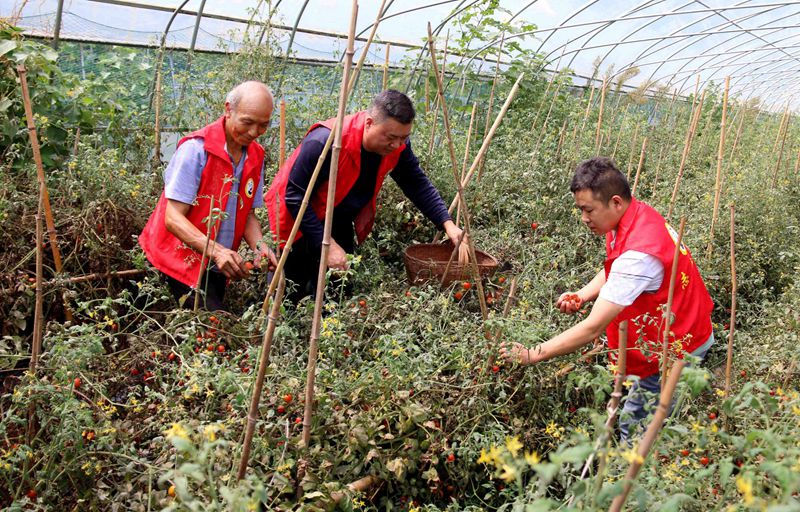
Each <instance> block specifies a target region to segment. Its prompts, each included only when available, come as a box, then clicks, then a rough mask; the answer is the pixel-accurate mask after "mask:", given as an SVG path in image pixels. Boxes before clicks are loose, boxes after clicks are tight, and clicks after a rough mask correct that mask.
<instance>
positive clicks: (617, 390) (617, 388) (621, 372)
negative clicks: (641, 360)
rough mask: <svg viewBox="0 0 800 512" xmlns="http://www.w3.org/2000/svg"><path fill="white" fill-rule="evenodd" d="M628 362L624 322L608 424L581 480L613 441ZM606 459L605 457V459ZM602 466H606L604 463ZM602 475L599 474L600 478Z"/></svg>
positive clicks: (620, 332)
mask: <svg viewBox="0 0 800 512" xmlns="http://www.w3.org/2000/svg"><path fill="white" fill-rule="evenodd" d="M627 361H628V321H627V320H623V321H622V322H620V324H619V348H618V350H617V371H616V375H614V391H613V392H612V393H611V399H610V400H609V401H608V405H607V406H606V411H607V412H608V417H607V418H606V423H605V425H604V426H603V432H602V433H601V434H600V437H598V438H597V442H596V443H595V445H594V451H593V452H592V454H591V455H590V456H589V458H588V459H587V460H586V463H585V464H584V465H583V470H582V471H581V478H582V479H583V478H586V475H587V474H588V473H589V468H591V467H592V462H593V461H594V455H595V453H597V450H599V449H600V447H601V446H603V445H605V444H606V443H607V442H608V440H609V439H611V435H612V433H613V430H614V423H615V422H616V421H617V412H618V411H619V403H620V401H621V400H622V386H623V384H624V383H625V378H626V374H625V372H626V370H627ZM603 458H604V459H605V457H603ZM601 464H602V465H604V464H605V462H604V461H603V462H602V463H601ZM600 476H601V475H599V474H598V478H599V477H600Z"/></svg>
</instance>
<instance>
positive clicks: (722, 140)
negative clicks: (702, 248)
mask: <svg viewBox="0 0 800 512" xmlns="http://www.w3.org/2000/svg"><path fill="white" fill-rule="evenodd" d="M730 84H731V77H729V76H727V77H725V94H724V95H723V96H722V120H721V121H720V124H719V149H718V150H717V178H716V181H715V182H714V211H713V213H712V214H711V231H710V232H709V234H708V247H706V258H707V259H708V258H711V251H712V250H713V248H714V224H716V223H717V215H718V214H719V197H720V195H721V194H722V158H723V156H724V155H725V127H726V126H725V123H726V121H727V116H728V88H729V87H730Z"/></svg>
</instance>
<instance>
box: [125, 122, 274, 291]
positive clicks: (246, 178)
mask: <svg viewBox="0 0 800 512" xmlns="http://www.w3.org/2000/svg"><path fill="white" fill-rule="evenodd" d="M198 137H199V138H201V139H203V148H204V149H205V150H206V153H207V154H208V159H207V161H206V166H205V167H204V168H203V172H202V174H201V176H200V186H199V188H198V190H197V198H196V199H195V203H194V204H193V205H192V207H191V208H189V214H188V215H187V218H188V219H189V222H191V223H192V224H194V225H195V226H196V227H197V229H199V230H200V231H201V232H202V233H206V234H207V235H208V227H207V226H206V224H205V222H203V219H206V218H207V217H208V215H209V212H210V210H211V198H214V208H219V209H220V210H221V211H223V212H224V211H225V207H226V205H227V203H228V196H229V195H230V192H231V187H232V184H233V180H231V179H230V178H232V177H233V166H232V165H231V159H230V156H228V153H227V152H226V151H225V117H221V118H219V119H218V120H216V121H215V122H213V123H211V124H210V125H208V126H206V127H205V128H202V129H200V130H197V131H196V132H193V133H190V134H189V135H187V136H186V137H184V138H182V139H181V140H180V141H179V142H178V146H180V145H181V144H183V143H184V142H185V141H187V140H189V139H193V138H198ZM263 165H264V148H262V147H261V146H260V145H259V144H258V143H256V142H252V143H251V144H249V145H248V146H247V158H246V159H245V162H244V169H243V170H242V179H241V183H240V185H239V195H238V197H237V200H238V207H237V209H236V223H235V227H234V233H233V246H232V247H231V249H232V250H234V251H235V250H237V249H239V244H240V243H241V241H242V236H243V235H244V226H245V223H246V221H247V214H248V213H249V212H250V209H251V208H252V207H253V197H254V195H255V191H256V188H257V186H258V180H259V179H260V178H261V169H262V167H263ZM166 208H167V198H166V197H165V196H164V193H163V192H162V193H161V198H160V199H159V200H158V204H157V205H156V209H155V211H154V212H153V214H152V215H151V216H150V219H149V220H148V221H147V224H146V225H145V227H144V229H143V230H142V234H141V235H139V245H141V246H142V249H144V252H145V255H146V256H147V259H148V260H150V263H152V264H153V266H154V267H156V268H157V269H158V270H160V271H161V272H163V273H165V274H167V275H168V276H170V277H172V278H174V279H177V280H178V281H180V282H182V283H184V284H185V285H187V286H195V285H196V284H197V282H198V277H199V276H200V272H201V269H200V258H201V256H202V255H201V254H200V253H198V252H196V251H194V250H193V249H192V248H190V247H189V246H188V245H186V244H184V243H183V242H181V241H180V240H178V238H177V237H175V235H173V234H172V233H170V232H169V231H167V226H166V214H165V212H166ZM220 222H221V220H217V221H216V223H215V224H214V225H212V226H211V235H210V236H211V237H212V238H214V237H216V235H217V232H218V231H219V225H220Z"/></svg>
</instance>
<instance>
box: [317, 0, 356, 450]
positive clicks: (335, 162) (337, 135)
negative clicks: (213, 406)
mask: <svg viewBox="0 0 800 512" xmlns="http://www.w3.org/2000/svg"><path fill="white" fill-rule="evenodd" d="M357 17H358V1H357V0H353V8H352V14H351V17H350V31H349V32H348V34H349V35H348V37H347V50H346V51H345V58H344V72H343V77H342V88H341V92H340V94H339V112H338V114H337V116H336V117H337V120H336V126H335V130H334V137H333V139H334V142H333V150H332V151H331V164H330V172H329V178H328V196H327V197H328V199H327V204H326V208H325V227H324V231H323V235H322V252H321V254H320V262H319V273H318V274H317V287H316V297H315V300H314V317H313V319H312V322H311V340H310V347H309V351H308V367H307V377H306V393H305V409H304V411H303V447H304V448H305V449H308V447H309V444H310V442H311V420H312V415H313V410H314V380H315V378H316V373H317V354H318V351H319V346H318V342H319V333H320V330H321V326H322V306H323V302H324V301H325V275H326V274H327V272H328V254H329V252H330V246H331V230H332V228H333V203H334V201H333V198H334V197H336V178H337V176H338V172H339V154H340V152H341V149H342V121H343V120H344V114H345V110H346V108H347V98H348V95H349V91H348V84H349V81H350V67H351V66H352V64H353V54H354V53H355V52H354V50H353V41H354V40H355V32H356V19H357ZM364 53H365V54H366V50H365V51H364Z"/></svg>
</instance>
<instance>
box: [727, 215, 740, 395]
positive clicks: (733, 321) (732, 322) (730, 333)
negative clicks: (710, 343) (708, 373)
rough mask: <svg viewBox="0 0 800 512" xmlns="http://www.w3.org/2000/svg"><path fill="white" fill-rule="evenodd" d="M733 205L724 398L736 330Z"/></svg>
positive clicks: (728, 393) (728, 385) (728, 386)
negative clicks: (728, 324)
mask: <svg viewBox="0 0 800 512" xmlns="http://www.w3.org/2000/svg"><path fill="white" fill-rule="evenodd" d="M733 210H734V205H731V319H730V330H729V331H728V355H727V358H726V360H725V396H730V391H731V366H732V365H733V333H734V331H735V330H736V290H737V288H738V285H737V283H736V243H735V240H734V229H733V227H734V221H733V216H734V211H733Z"/></svg>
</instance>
